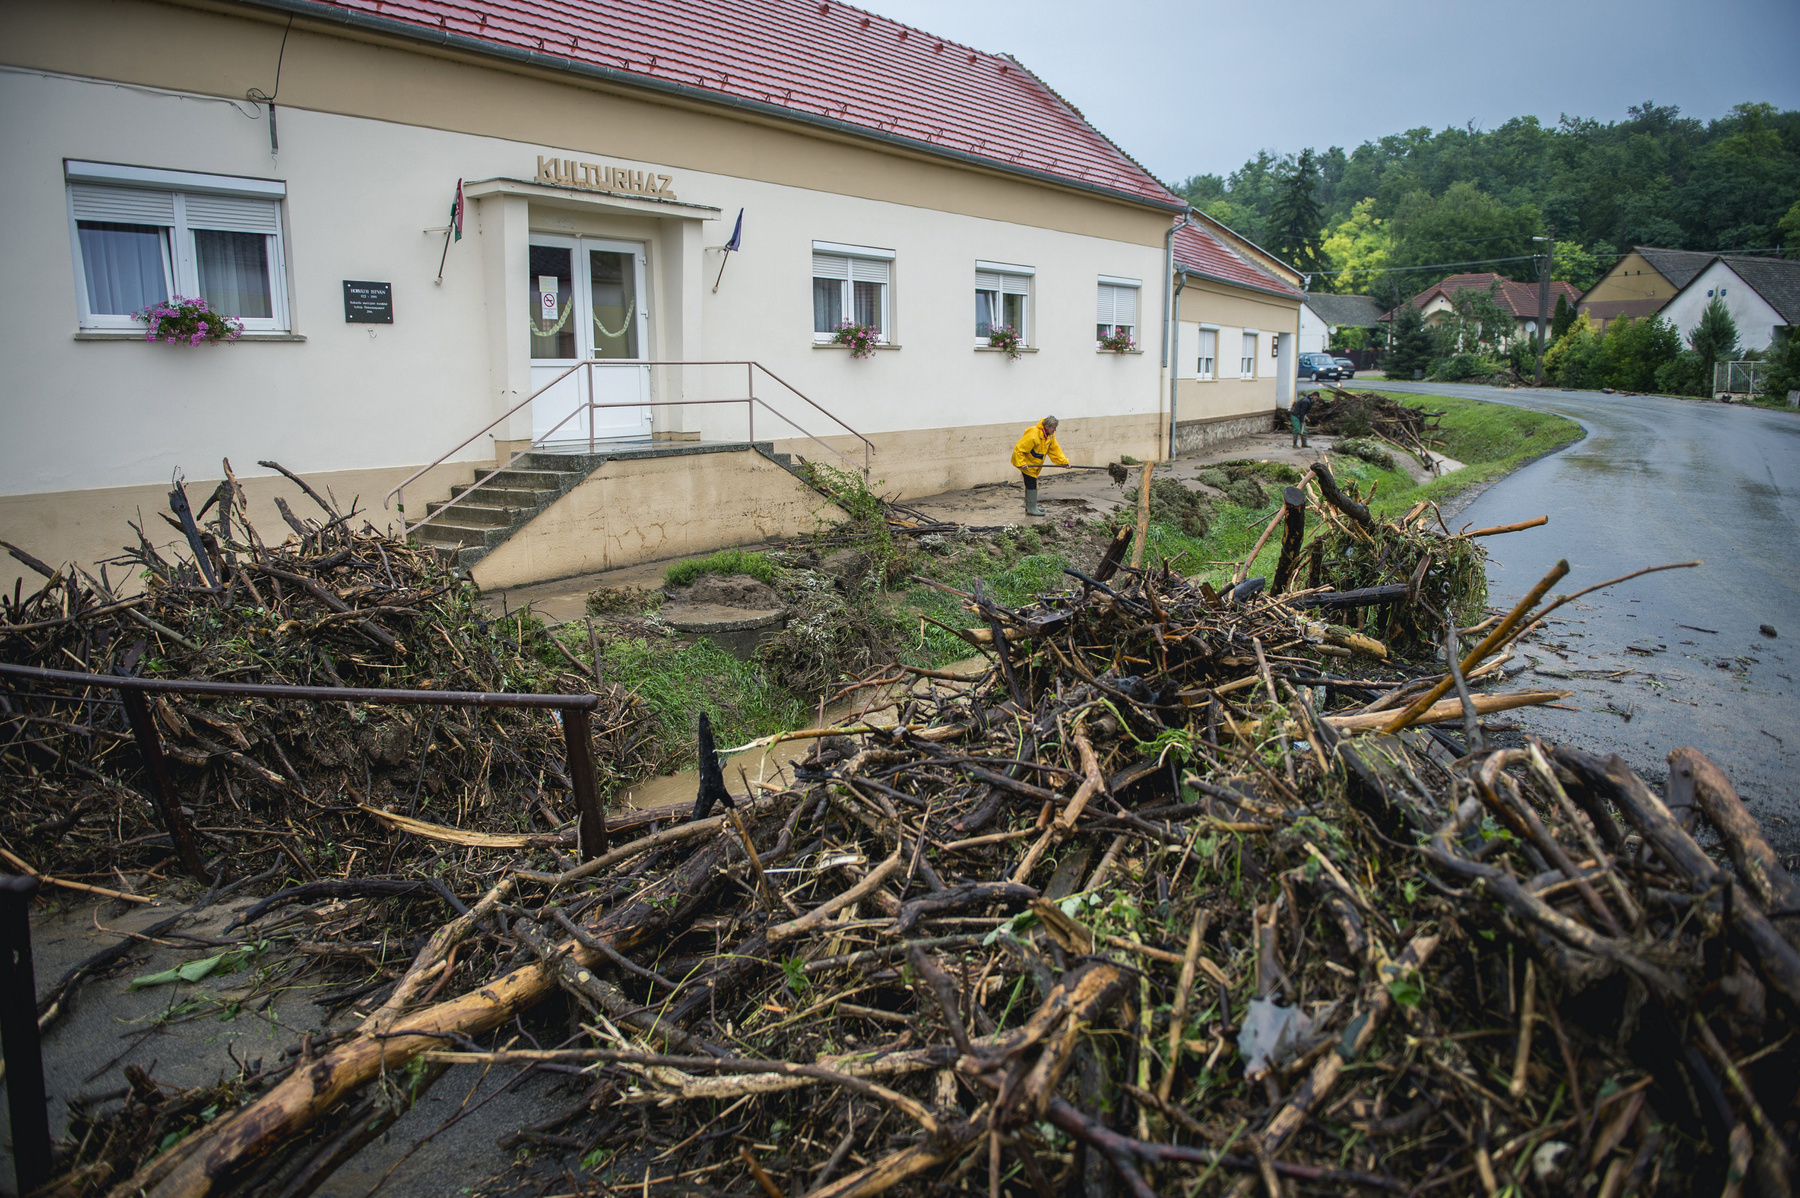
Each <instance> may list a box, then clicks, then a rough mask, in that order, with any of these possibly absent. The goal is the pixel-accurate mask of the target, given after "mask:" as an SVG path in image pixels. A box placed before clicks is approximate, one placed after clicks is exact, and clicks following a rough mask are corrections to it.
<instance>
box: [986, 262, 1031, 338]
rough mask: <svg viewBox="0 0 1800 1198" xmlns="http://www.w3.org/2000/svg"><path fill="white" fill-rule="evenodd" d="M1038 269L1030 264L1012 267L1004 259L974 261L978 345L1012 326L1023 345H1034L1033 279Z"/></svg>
mask: <svg viewBox="0 0 1800 1198" xmlns="http://www.w3.org/2000/svg"><path fill="white" fill-rule="evenodd" d="M1036 273H1037V272H1036V271H1035V270H1034V269H1033V268H1032V267H1029V266H1009V265H1007V264H1005V263H1003V262H977V263H976V264H975V344H976V345H978V346H979V345H986V344H987V343H988V334H990V333H991V332H993V331H994V330H995V329H996V328H1001V327H1005V328H1010V329H1012V330H1013V331H1014V332H1016V333H1018V334H1019V342H1020V344H1022V345H1030V344H1031V330H1030V329H1029V328H1027V327H1026V325H1027V323H1028V322H1029V321H1030V319H1031V279H1032V276H1033V275H1035V274H1036Z"/></svg>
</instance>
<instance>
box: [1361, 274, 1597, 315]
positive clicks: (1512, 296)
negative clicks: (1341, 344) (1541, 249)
mask: <svg viewBox="0 0 1800 1198" xmlns="http://www.w3.org/2000/svg"><path fill="white" fill-rule="evenodd" d="M1496 283H1498V284H1499V290H1498V291H1497V292H1495V294H1494V302H1495V303H1497V304H1499V305H1500V307H1501V308H1503V309H1505V310H1506V311H1507V312H1509V313H1511V314H1512V315H1513V316H1515V317H1518V318H1520V319H1532V320H1535V319H1536V318H1537V312H1538V285H1537V284H1536V283H1520V282H1516V281H1515V280H1512V279H1504V278H1501V277H1500V276H1499V275H1497V274H1495V273H1494V272H1493V271H1482V272H1481V273H1479V274H1462V275H1451V276H1450V277H1449V278H1447V279H1445V280H1443V281H1442V282H1440V283H1437V284H1435V285H1433V286H1430V287H1427V288H1426V289H1425V290H1423V291H1421V292H1419V294H1417V295H1415V296H1413V297H1412V299H1411V301H1409V302H1410V303H1411V304H1412V306H1413V307H1415V308H1423V307H1424V306H1425V305H1426V304H1428V303H1430V302H1431V298H1432V297H1433V296H1435V295H1442V296H1443V297H1444V298H1445V299H1454V298H1455V297H1456V296H1458V295H1459V294H1461V293H1462V292H1464V291H1487V290H1489V289H1491V288H1492V287H1493V286H1494V285H1495V284H1496ZM1559 295H1566V296H1568V297H1569V304H1570V306H1573V305H1574V304H1575V301H1577V300H1579V299H1580V298H1581V292H1580V291H1579V290H1578V289H1577V288H1576V287H1575V285H1574V284H1573V283H1565V282H1562V281H1561V280H1558V281H1556V282H1553V283H1551V284H1550V307H1551V310H1552V311H1554V310H1555V308H1556V297H1557V296H1559ZM1393 315H1394V314H1393V313H1392V312H1389V313H1388V314H1387V315H1386V316H1383V317H1382V318H1381V319H1383V320H1391V319H1393Z"/></svg>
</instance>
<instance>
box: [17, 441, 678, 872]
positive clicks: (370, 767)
mask: <svg viewBox="0 0 1800 1198" xmlns="http://www.w3.org/2000/svg"><path fill="white" fill-rule="evenodd" d="M263 465H265V466H268V467H271V468H274V469H277V470H281V467H280V466H278V465H277V464H276V463H273V462H267V463H263ZM282 473H284V474H288V472H287V471H285V470H282ZM225 474H226V480H225V481H224V482H223V483H221V484H220V485H219V486H218V488H217V489H216V490H215V491H214V492H213V493H212V494H211V496H210V497H208V498H207V499H206V500H205V501H204V502H203V503H201V504H199V505H198V507H197V508H196V507H195V506H194V505H193V504H192V503H190V499H189V496H188V494H187V491H186V489H185V488H184V487H183V486H182V485H181V484H180V483H179V482H177V483H176V484H175V485H174V487H173V488H172V489H171V491H170V492H169V511H168V512H167V513H159V514H160V515H161V516H162V518H163V520H165V521H166V522H167V524H168V525H170V526H171V527H172V528H173V529H174V531H175V534H176V536H177V537H178V538H179V539H178V540H177V542H176V543H177V544H178V545H184V546H185V547H186V549H187V552H186V553H178V552H173V551H165V550H163V549H159V548H158V547H157V544H156V543H155V542H154V541H153V539H152V537H151V536H150V535H149V533H148V532H147V531H146V530H145V529H144V528H142V527H139V526H138V525H135V524H134V525H132V526H131V527H132V530H133V532H134V533H135V534H136V541H137V544H136V545H134V546H132V547H130V548H128V549H127V550H126V552H125V553H124V555H123V556H122V557H121V558H119V559H117V561H116V562H114V563H111V564H112V565H114V566H116V565H119V564H123V565H124V566H125V567H127V569H128V570H129V571H130V573H131V575H133V576H135V580H136V581H138V582H140V583H141V587H140V588H138V589H137V590H136V593H127V588H126V586H124V585H123V584H121V583H120V582H119V581H118V580H117V579H116V578H115V577H114V575H113V574H112V573H111V572H110V571H109V569H108V567H107V566H106V565H102V566H101V567H100V568H99V573H98V574H95V573H93V572H90V571H88V570H86V569H83V568H80V567H77V566H73V565H69V566H63V567H60V568H52V567H51V566H49V565H46V564H45V563H44V562H42V561H40V560H38V559H37V558H36V557H35V556H33V555H32V554H31V553H30V552H28V551H27V550H26V549H23V548H20V547H17V546H13V545H10V544H7V545H6V548H7V549H8V550H9V551H10V552H11V554H12V556H13V557H14V558H15V559H16V560H18V561H20V562H22V563H23V564H24V565H25V566H26V567H28V568H29V569H31V570H33V571H35V572H36V573H37V574H38V575H39V576H41V578H42V579H43V582H42V585H41V586H40V587H39V588H38V589H37V590H36V591H35V592H32V593H27V592H26V591H25V589H24V587H23V586H22V585H21V586H19V587H18V588H16V589H15V591H14V593H13V594H12V595H9V596H0V659H3V660H5V661H7V662H9V663H13V664H16V665H27V666H36V667H42V668H48V669H56V670H64V671H75V672H81V673H90V674H113V673H124V674H135V675H140V676H144V677H155V678H170V679H199V680H209V681H230V682H254V683H277V684H280V683H289V684H297V685H310V686H332V687H337V686H368V687H387V688H422V689H435V690H447V691H543V692H559V693H567V694H581V693H587V692H595V693H599V694H600V695H602V698H603V702H602V704H601V706H600V708H599V709H597V710H596V711H595V712H594V716H593V720H592V723H593V726H594V729H595V744H594V756H595V759H596V761H597V763H598V770H599V773H600V782H601V784H602V785H605V784H606V783H607V782H608V781H609V780H612V779H617V778H620V777H626V776H631V775H634V774H637V773H641V772H646V771H645V764H646V763H645V757H646V756H647V754H648V752H649V750H648V748H647V747H642V746H644V745H645V736H644V732H645V721H644V720H643V719H641V718H640V715H639V713H640V705H639V703H638V700H637V699H636V698H635V697H633V696H630V695H628V694H626V693H624V692H623V691H622V690H620V689H619V688H618V687H616V686H611V685H604V684H602V683H601V682H600V680H599V679H598V678H596V676H595V674H594V672H592V671H591V670H590V669H589V668H588V667H585V666H583V665H581V664H580V663H579V662H577V661H575V660H574V659H573V658H572V657H570V656H569V655H568V654H566V653H560V654H559V653H558V652H557V651H556V646H555V644H554V642H553V640H552V639H551V638H549V637H545V636H542V635H541V634H540V633H539V630H538V629H537V627H536V625H535V624H530V625H528V622H527V620H526V619H525V617H523V616H519V617H518V618H516V619H511V620H509V619H504V618H494V617H492V616H491V615H490V613H488V612H487V611H486V610H485V609H483V608H482V607H481V606H480V605H479V603H478V602H477V599H476V595H475V590H474V588H473V586H471V585H470V584H468V583H466V582H463V581H460V580H458V579H457V578H455V577H454V576H453V575H452V574H451V573H450V572H449V571H448V570H447V569H446V568H445V566H444V565H443V563H442V562H441V561H440V560H439V559H438V558H437V557H436V556H434V554H433V553H432V551H431V550H430V549H429V548H421V547H419V546H417V545H415V544H412V543H409V542H407V541H405V540H402V539H398V538H394V537H390V536H388V535H386V534H384V533H381V532H378V531H377V530H376V529H374V528H373V527H371V526H370V525H369V524H368V523H367V522H366V521H363V522H362V527H361V529H360V531H359V530H357V528H356V527H355V526H356V523H357V513H356V511H355V506H354V504H352V505H351V510H350V511H343V510H340V508H339V507H338V505H337V504H336V503H335V502H334V500H333V499H332V498H330V497H329V496H327V495H324V494H321V493H319V492H318V491H316V490H315V489H314V488H313V487H312V486H310V485H309V484H308V483H306V482H305V480H303V479H301V478H299V477H298V476H295V475H292V474H288V477H289V478H290V479H292V480H293V482H294V483H295V484H296V485H297V486H298V487H299V489H300V491H301V493H302V494H304V495H305V496H306V497H307V501H308V502H310V503H311V504H312V505H313V506H314V507H316V509H317V512H318V514H317V515H315V516H314V517H313V518H310V519H306V518H302V517H300V516H299V515H297V514H296V513H295V512H294V511H293V509H292V508H291V507H290V506H289V505H288V503H287V502H286V501H285V500H284V499H281V498H277V499H276V501H275V503H276V506H277V508H278V510H279V511H280V513H281V515H282V517H283V519H284V520H285V522H286V524H287V526H288V529H287V530H286V531H287V534H288V535H286V536H285V538H284V539H283V540H281V541H280V542H279V543H270V538H267V537H265V535H264V534H263V533H261V532H260V531H259V530H258V529H257V528H256V527H255V526H254V525H253V524H252V523H251V521H250V519H249V513H248V511H247V509H246V504H245V501H244V495H243V491H242V489H241V487H240V486H238V484H237V483H236V480H235V478H233V477H232V474H231V470H230V465H229V463H227V464H226V468H225ZM152 531H155V530H152ZM0 544H4V542H0ZM150 706H151V709H152V712H153V715H154V718H155V722H156V724H157V730H158V733H159V735H160V738H161V740H162V742H163V754H164V756H165V758H166V760H167V764H168V768H169V771H170V775H171V779H172V781H173V783H174V784H175V787H176V789H177V790H178V792H179V794H180V796H181V802H182V804H183V805H184V806H186V807H188V808H189V809H190V810H191V811H192V812H193V816H192V818H193V822H194V823H195V824H196V825H197V830H198V834H199V838H200V841H199V843H200V849H201V852H202V853H203V854H204V855H205V857H206V858H208V859H209V860H212V861H215V862H216V861H219V860H224V861H228V862H230V863H231V864H232V865H233V866H234V867H235V868H238V869H240V870H241V869H246V868H248V869H250V870H251V871H252V872H255V871H260V870H262V869H266V868H270V867H275V866H280V867H281V868H282V870H284V871H285V870H292V871H294V872H295V874H296V875H297V877H298V878H300V879H302V880H313V879H317V878H320V877H324V876H328V875H330V874H333V873H335V872H336V871H337V868H338V864H339V863H340V862H341V861H342V860H343V858H344V856H345V855H346V854H351V853H355V852H356V851H357V850H358V849H359V848H360V849H361V850H362V851H363V852H365V853H374V854H378V855H379V857H380V858H381V859H382V860H383V861H385V862H388V863H389V864H390V869H391V870H401V871H402V872H404V869H405V867H406V866H408V865H409V864H415V863H422V862H424V861H425V860H426V859H427V858H429V857H431V856H432V855H433V854H434V853H436V852H437V850H436V849H433V848H429V846H428V842H418V841H413V842H406V843H403V844H402V845H401V846H400V847H401V849H402V850H403V851H401V852H400V854H399V856H398V858H396V857H395V855H394V851H393V846H392V845H390V839H391V837H390V833H389V832H388V830H387V828H386V827H385V826H384V824H383V823H382V822H381V818H380V817H378V816H377V815H375V814H373V813H372V809H379V810H381V811H394V812H397V813H399V814H401V815H404V816H410V817H415V818H422V819H428V820H430V819H435V820H439V821H442V822H447V823H451V824H458V825H463V826H469V825H478V826H480V827H483V828H485V829H487V830H489V831H502V832H507V833H514V834H517V835H539V836H544V837H547V838H549V839H550V840H551V841H553V842H556V843H563V844H570V845H572V844H573V842H574V834H573V832H572V831H571V830H570V828H569V824H570V821H571V820H572V819H573V817H574V804H573V802H572V800H571V798H570V794H569V780H568V779H567V778H566V777H565V776H564V774H565V772H566V769H565V754H564V749H563V744H562V732H561V728H560V727H559V725H558V723H557V721H556V718H555V713H554V712H551V711H527V710H519V709H495V708H486V709H476V708H450V709H444V708H434V709H424V708H404V707H381V706H375V705H364V704H350V703H323V702H311V701H304V700H287V699H281V700H269V699H262V698H257V699H249V698H244V699H228V698H215V697H207V696H195V695H173V694H162V695H152V696H150ZM0 785H4V786H5V787H6V790H7V793H8V802H7V804H6V805H5V808H4V810H3V811H0V837H3V838H4V841H5V844H6V846H7V848H8V850H9V852H10V853H11V854H12V857H11V867H12V868H14V869H24V868H30V869H32V870H34V871H36V872H40V873H43V874H51V875H55V876H58V877H60V878H62V879H64V880H66V881H76V882H79V881H80V880H81V879H82V878H84V877H85V878H88V879H89V881H88V882H87V883H86V885H89V886H90V887H91V886H92V885H93V883H94V882H95V881H96V880H98V881H103V882H104V883H105V885H104V886H103V887H102V890H104V889H105V888H106V887H114V886H116V882H115V881H114V879H116V878H117V877H118V876H119V875H118V873H116V872H115V870H122V871H132V872H138V871H154V870H156V869H157V868H158V863H159V862H163V861H166V860H168V858H169V856H170V853H171V851H172V848H173V846H172V845H171V844H170V840H169V836H168V834H167V833H166V832H165V830H164V827H163V825H162V823H161V821H160V820H159V819H158V818H157V815H156V812H155V809H154V808H153V807H152V805H151V804H150V803H149V802H148V801H147V799H146V797H145V795H146V794H147V793H149V792H150V790H151V788H150V783H149V780H148V779H147V778H146V777H145V773H144V770H143V767H142V761H141V758H140V756H139V752H138V749H137V747H136V746H135V745H134V744H133V743H132V730H131V727H130V725H129V723H128V722H127V719H126V714H125V712H124V711H122V710H121V707H120V705H119V702H118V699H117V696H116V694H115V693H113V692H110V691H106V690H98V689H96V690H87V691H79V690H71V689H67V688H60V687H54V686H49V685H40V684H36V683H25V682H22V681H20V680H18V679H5V678H0ZM302 829H303V830H304V831H303V832H301V831H300V830H302ZM421 844H425V845H427V849H426V850H421V849H420V848H419V846H420V845H421Z"/></svg>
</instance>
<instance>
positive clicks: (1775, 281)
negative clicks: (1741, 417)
mask: <svg viewBox="0 0 1800 1198" xmlns="http://www.w3.org/2000/svg"><path fill="white" fill-rule="evenodd" d="M1715 298H1717V299H1720V300H1723V301H1724V303H1725V309H1726V311H1728V312H1730V313H1731V319H1732V320H1734V321H1735V322H1737V331H1738V345H1739V346H1741V347H1742V348H1744V349H1759V350H1766V349H1768V348H1769V346H1770V345H1772V344H1774V342H1775V339H1776V337H1786V336H1788V335H1789V334H1788V330H1790V329H1792V328H1793V327H1794V326H1795V325H1796V324H1800V261H1796V260H1794V259H1792V258H1746V257H1739V256H1736V255H1732V254H1715V255H1712V256H1711V257H1710V258H1709V260H1708V262H1707V264H1706V266H1705V267H1703V268H1702V269H1701V270H1699V271H1698V272H1696V273H1695V275H1694V277H1693V278H1692V279H1691V280H1689V282H1688V284H1687V285H1686V286H1685V287H1683V288H1682V289H1681V290H1680V291H1678V292H1677V293H1676V294H1675V295H1674V297H1673V298H1671V299H1670V300H1669V302H1668V304H1667V305H1666V306H1665V307H1664V308H1663V310H1662V315H1663V317H1664V319H1666V320H1668V322H1669V323H1670V324H1672V325H1674V326H1675V328H1676V329H1677V330H1679V331H1680V333H1681V339H1682V341H1683V343H1686V341H1687V339H1688V337H1689V336H1690V335H1692V333H1693V331H1694V326H1696V325H1698V324H1699V323H1700V314H1701V313H1702V312H1703V311H1705V310H1706V305H1707V304H1708V303H1710V302H1711V301H1712V300H1713V299H1715Z"/></svg>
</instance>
